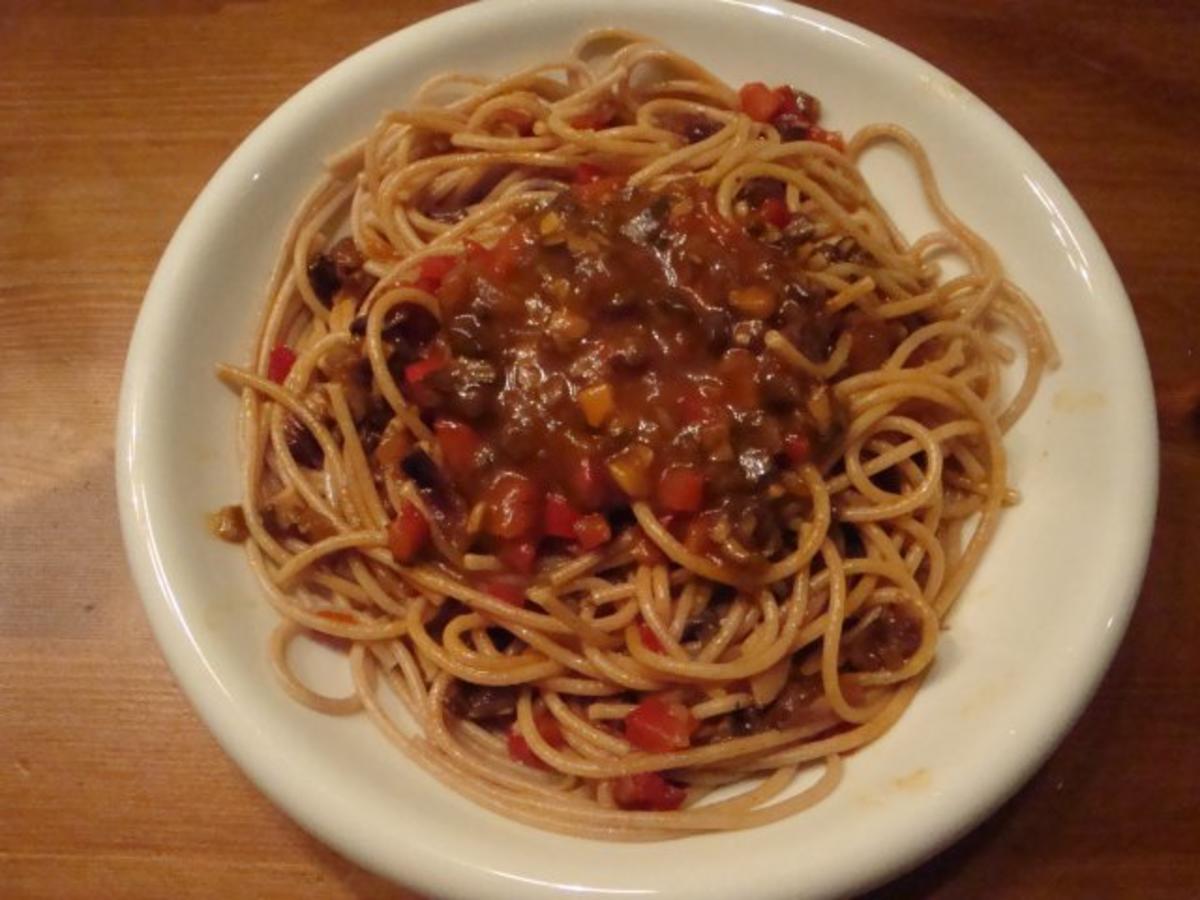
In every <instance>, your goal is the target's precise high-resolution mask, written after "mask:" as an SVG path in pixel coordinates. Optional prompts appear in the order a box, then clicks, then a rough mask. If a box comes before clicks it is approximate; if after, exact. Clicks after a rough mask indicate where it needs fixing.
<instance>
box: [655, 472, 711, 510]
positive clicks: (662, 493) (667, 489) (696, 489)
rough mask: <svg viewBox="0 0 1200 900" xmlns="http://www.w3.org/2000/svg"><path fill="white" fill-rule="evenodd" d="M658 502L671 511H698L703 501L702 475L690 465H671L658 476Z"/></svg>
mask: <svg viewBox="0 0 1200 900" xmlns="http://www.w3.org/2000/svg"><path fill="white" fill-rule="evenodd" d="M658 502H659V505H660V506H662V507H663V509H669V510H670V511H671V512H699V511H700V507H701V506H702V505H703V503H704V475H702V474H701V473H700V472H699V471H698V470H697V469H693V468H692V467H691V466H671V467H670V468H669V469H664V470H663V473H662V474H661V475H660V476H659V477H658Z"/></svg>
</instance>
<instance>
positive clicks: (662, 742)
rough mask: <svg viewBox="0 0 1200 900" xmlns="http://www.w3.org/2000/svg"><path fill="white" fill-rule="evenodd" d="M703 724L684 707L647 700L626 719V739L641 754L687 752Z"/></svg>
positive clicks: (654, 699) (678, 704) (652, 698)
mask: <svg viewBox="0 0 1200 900" xmlns="http://www.w3.org/2000/svg"><path fill="white" fill-rule="evenodd" d="M698 727H699V723H698V722H697V721H696V719H695V717H694V716H693V715H692V711H691V710H690V709H688V708H687V707H686V706H684V705H683V704H682V703H677V702H671V703H668V702H666V701H664V700H662V699H660V698H658V697H647V698H646V699H645V700H643V701H642V702H641V703H639V704H638V705H637V707H635V708H634V710H633V711H632V712H631V713H629V714H628V715H627V716H625V737H626V738H627V739H628V741H629V743H631V744H633V746H635V747H637V748H638V749H639V750H646V751H648V752H650V753H670V752H671V751H673V750H685V749H687V747H688V746H689V745H690V744H691V741H692V734H693V733H694V732H695V731H696V729H697V728H698Z"/></svg>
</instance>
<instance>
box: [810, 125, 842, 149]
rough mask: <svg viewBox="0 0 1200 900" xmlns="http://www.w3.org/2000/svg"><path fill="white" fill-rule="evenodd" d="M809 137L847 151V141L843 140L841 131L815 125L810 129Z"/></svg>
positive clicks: (811, 139)
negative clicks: (827, 129) (828, 129)
mask: <svg viewBox="0 0 1200 900" xmlns="http://www.w3.org/2000/svg"><path fill="white" fill-rule="evenodd" d="M808 139H809V140H810V141H816V142H817V143H819V144H828V145H829V146H830V147H832V148H833V149H834V150H838V151H840V152H842V153H845V152H846V142H845V141H844V140H842V134H841V132H840V131H826V130H825V129H824V128H822V127H821V126H819V125H814V126H812V127H811V128H810V129H808Z"/></svg>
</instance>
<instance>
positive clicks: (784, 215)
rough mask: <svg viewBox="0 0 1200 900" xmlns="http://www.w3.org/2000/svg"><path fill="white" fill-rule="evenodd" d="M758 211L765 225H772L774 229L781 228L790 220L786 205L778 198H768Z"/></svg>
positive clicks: (790, 216)
mask: <svg viewBox="0 0 1200 900" xmlns="http://www.w3.org/2000/svg"><path fill="white" fill-rule="evenodd" d="M758 211H759V213H760V214H761V215H762V217H763V220H764V221H765V222H767V224H769V225H774V226H775V227H776V228H783V227H784V226H786V225H787V223H788V222H790V221H791V219H792V214H791V213H790V212H788V208H787V203H785V202H784V201H783V200H782V199H780V198H779V197H768V198H767V199H766V200H764V201H763V205H762V206H761V207H759V210H758Z"/></svg>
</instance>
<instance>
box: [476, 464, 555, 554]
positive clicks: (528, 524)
mask: <svg viewBox="0 0 1200 900" xmlns="http://www.w3.org/2000/svg"><path fill="white" fill-rule="evenodd" d="M484 503H485V504H486V505H487V515H486V517H485V527H486V528H487V531H488V533H489V534H494V535H495V536H496V537H499V538H521V537H526V536H527V535H531V534H533V533H534V532H536V531H537V530H538V527H539V526H540V525H541V517H542V507H543V506H544V505H545V501H544V500H543V498H542V493H541V491H539V490H538V487H537V485H536V484H534V483H533V482H532V481H531V480H530V479H528V478H526V477H525V476H524V475H518V474H517V473H515V472H501V473H500V474H499V475H498V476H497V477H496V478H495V479H494V480H493V481H492V483H491V484H490V485H488V488H487V490H486V491H485V492H484Z"/></svg>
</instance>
